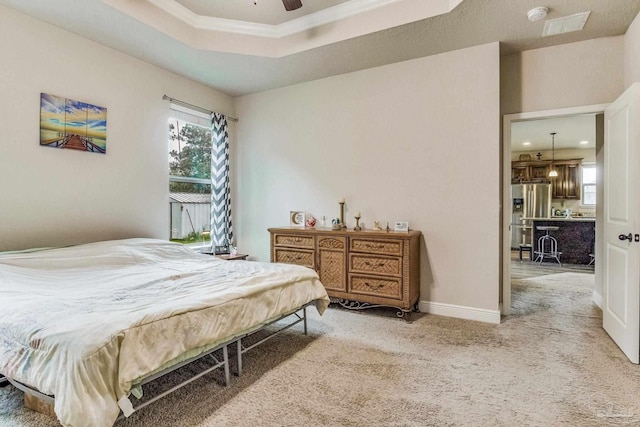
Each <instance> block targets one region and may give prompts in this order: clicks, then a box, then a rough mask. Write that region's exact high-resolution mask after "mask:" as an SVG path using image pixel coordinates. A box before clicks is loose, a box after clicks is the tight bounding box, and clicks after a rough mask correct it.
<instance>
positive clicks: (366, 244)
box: [364, 243, 384, 249]
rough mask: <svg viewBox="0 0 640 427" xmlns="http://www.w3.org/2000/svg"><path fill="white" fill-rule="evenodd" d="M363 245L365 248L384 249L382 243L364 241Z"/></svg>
mask: <svg viewBox="0 0 640 427" xmlns="http://www.w3.org/2000/svg"><path fill="white" fill-rule="evenodd" d="M364 247H365V248H367V249H384V245H372V244H371V243H365V244H364Z"/></svg>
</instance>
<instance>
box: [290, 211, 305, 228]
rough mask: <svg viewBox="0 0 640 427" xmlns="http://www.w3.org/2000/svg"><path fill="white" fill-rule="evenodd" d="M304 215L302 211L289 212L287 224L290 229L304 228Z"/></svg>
mask: <svg viewBox="0 0 640 427" xmlns="http://www.w3.org/2000/svg"><path fill="white" fill-rule="evenodd" d="M304 223H305V213H304V211H290V212H289V224H290V225H291V226H292V227H304V225H305V224H304Z"/></svg>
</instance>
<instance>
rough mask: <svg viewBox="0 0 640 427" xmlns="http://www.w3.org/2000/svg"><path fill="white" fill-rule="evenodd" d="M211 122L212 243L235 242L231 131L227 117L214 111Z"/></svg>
mask: <svg viewBox="0 0 640 427" xmlns="http://www.w3.org/2000/svg"><path fill="white" fill-rule="evenodd" d="M211 118H212V123H211V244H212V245H215V246H227V245H231V244H232V243H233V226H232V222H231V192H230V188H229V131H228V125H227V117H226V116H225V115H224V114H220V113H213V114H212V117H211Z"/></svg>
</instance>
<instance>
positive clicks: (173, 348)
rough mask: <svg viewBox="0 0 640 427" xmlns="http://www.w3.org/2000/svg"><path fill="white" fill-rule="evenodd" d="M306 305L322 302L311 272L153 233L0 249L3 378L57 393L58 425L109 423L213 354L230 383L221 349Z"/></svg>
mask: <svg viewBox="0 0 640 427" xmlns="http://www.w3.org/2000/svg"><path fill="white" fill-rule="evenodd" d="M309 304H312V305H315V307H316V309H317V310H318V312H319V313H320V314H322V312H323V311H324V310H325V309H326V307H327V306H328V304H329V298H328V296H327V294H326V291H325V290H324V287H323V286H322V283H320V281H319V279H318V276H317V274H316V273H315V272H314V271H313V270H311V269H308V268H305V267H299V266H294V265H286V264H270V263H260V262H250V261H224V260H220V259H217V258H215V257H212V256H208V255H203V254H198V253H196V252H194V251H192V250H191V249H189V248H187V247H184V246H183V245H180V244H177V243H171V242H166V241H161V240H155V239H126V240H115V241H107V242H98V243H91V244H85V245H78V246H71V247H66V248H56V249H45V250H33V251H23V252H19V253H0V305H2V306H3V307H9V309H8V310H7V311H5V312H4V313H3V316H2V317H1V318H0V376H6V377H7V379H9V380H10V381H11V382H12V383H13V384H14V385H18V386H20V387H26V388H28V389H29V390H31V389H33V390H37V392H38V393H40V394H42V395H45V396H51V397H54V396H55V400H52V401H53V403H54V409H55V414H56V416H57V417H58V419H59V421H60V422H61V423H62V424H63V425H65V426H83V425H95V426H111V425H113V423H114V422H115V420H116V419H117V417H118V415H119V413H120V410H121V409H122V411H123V413H124V414H125V415H128V414H130V413H131V412H132V410H131V401H130V400H129V397H130V395H131V393H132V391H133V392H135V391H136V390H138V387H139V385H140V384H144V383H145V382H146V381H149V380H150V379H153V378H155V377H156V376H157V375H161V374H162V372H165V371H167V370H170V369H171V368H172V367H174V366H180V365H181V364H184V363H187V362H189V361H191V360H193V359H195V358H197V357H200V356H202V355H204V354H207V353H211V352H213V351H214V350H217V349H221V348H222V349H223V350H224V360H223V361H222V362H220V364H219V365H222V366H224V367H225V370H226V371H227V374H226V377H227V380H228V367H229V364H228V355H227V345H229V344H231V343H234V342H237V343H238V344H237V345H238V349H241V344H240V342H239V341H238V340H241V339H242V338H243V337H246V336H248V335H249V334H251V333H252V332H254V331H256V330H259V329H260V328H262V327H263V326H264V325H267V324H270V323H272V322H274V321H276V320H277V319H280V318H282V317H283V316H286V315H290V314H292V313H296V312H297V311H298V310H299V309H301V308H303V307H306V306H308V305H309ZM298 317H300V316H298ZM304 321H305V326H306V316H305V318H304ZM238 357H241V353H240V354H239V355H238ZM239 361H240V360H239ZM239 366H241V361H240V363H239Z"/></svg>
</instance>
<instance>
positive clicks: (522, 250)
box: [520, 243, 533, 261]
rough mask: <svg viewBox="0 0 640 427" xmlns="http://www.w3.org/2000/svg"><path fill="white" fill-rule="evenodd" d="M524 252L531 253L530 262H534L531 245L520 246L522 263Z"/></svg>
mask: <svg viewBox="0 0 640 427" xmlns="http://www.w3.org/2000/svg"><path fill="white" fill-rule="evenodd" d="M522 252H529V261H533V247H532V246H531V245H530V244H528V243H524V244H522V245H520V261H522Z"/></svg>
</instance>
